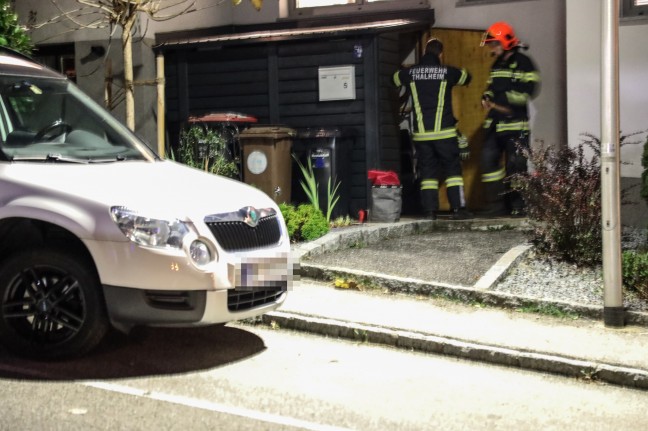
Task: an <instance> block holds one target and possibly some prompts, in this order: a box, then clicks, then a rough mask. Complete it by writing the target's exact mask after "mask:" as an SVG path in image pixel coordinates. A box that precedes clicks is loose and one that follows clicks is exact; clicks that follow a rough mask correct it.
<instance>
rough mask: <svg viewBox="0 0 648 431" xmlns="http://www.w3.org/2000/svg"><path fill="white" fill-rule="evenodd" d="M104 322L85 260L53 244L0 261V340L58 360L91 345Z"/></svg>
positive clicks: (96, 288)
mask: <svg viewBox="0 0 648 431" xmlns="http://www.w3.org/2000/svg"><path fill="white" fill-rule="evenodd" d="M108 328H109V321H108V317H107V313H106V307H105V302H104V299H103V294H102V291H101V284H100V282H99V279H98V276H97V274H96V271H95V270H94V268H93V267H92V265H90V264H88V263H87V259H83V258H81V257H80V256H76V255H74V254H70V253H67V252H64V251H61V250H55V249H38V250H31V251H27V252H22V253H20V254H17V255H15V256H12V257H10V258H8V259H7V260H5V261H4V262H2V263H0V342H2V343H4V344H5V345H6V347H7V348H8V349H9V350H10V351H12V352H14V353H16V354H18V355H20V356H26V357H30V358H33V359H63V358H68V357H73V356H79V355H82V354H84V353H86V352H88V351H89V350H91V349H92V348H93V347H95V346H96V345H97V344H99V342H100V341H101V340H102V339H103V337H104V335H105V334H106V332H107V331H108Z"/></svg>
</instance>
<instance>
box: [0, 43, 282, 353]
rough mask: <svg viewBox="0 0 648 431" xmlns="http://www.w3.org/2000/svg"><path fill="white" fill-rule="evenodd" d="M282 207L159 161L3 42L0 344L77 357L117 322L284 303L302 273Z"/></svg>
mask: <svg viewBox="0 0 648 431" xmlns="http://www.w3.org/2000/svg"><path fill="white" fill-rule="evenodd" d="M294 266H295V265H293V262H292V261H291V259H290V241H289V238H288V233H287V230H286V226H285V222H284V220H283V217H282V215H281V212H280V211H279V208H278V206H277V205H276V204H275V202H274V201H273V200H272V199H271V198H270V197H268V196H267V195H266V194H265V193H263V192H261V191H259V190H257V189H255V188H253V187H251V186H248V185H246V184H243V183H241V182H238V181H235V180H231V179H227V178H224V177H219V176H215V175H211V174H207V173H205V172H202V171H199V170H196V169H192V168H188V167H186V166H184V165H180V164H177V163H175V162H172V161H167V160H161V159H160V158H159V157H158V156H157V155H156V154H155V153H153V152H152V151H151V150H150V149H149V148H148V147H147V146H146V145H145V144H144V143H143V142H141V141H140V140H139V139H138V138H137V137H136V136H135V135H134V134H133V133H131V132H130V131H129V130H128V129H127V128H126V127H125V126H123V125H122V124H121V123H119V122H118V121H117V120H116V119H115V118H114V117H112V116H111V115H110V114H109V113H108V112H107V111H105V110H104V109H103V108H101V107H100V106H99V105H97V104H95V103H94V102H93V101H92V100H91V99H90V98H89V97H88V96H86V95H85V94H84V93H83V92H82V91H81V90H79V88H77V87H76V86H75V85H74V84H73V83H72V82H70V81H68V80H67V79H66V78H64V77H63V76H61V75H59V74H58V73H55V72H53V71H51V70H49V69H47V68H45V67H43V66H41V65H39V64H37V63H35V62H33V61H32V60H30V59H29V58H28V57H26V56H22V55H20V54H17V53H15V52H13V51H10V50H7V49H2V48H0V343H3V344H4V345H5V346H6V347H7V348H8V349H10V350H12V351H13V352H15V353H18V354H21V355H26V356H31V357H35V358H43V359H45V358H61V357H67V356H75V355H80V354H83V353H85V352H87V351H89V350H90V349H92V348H93V347H95V346H96V345H97V344H98V343H99V342H100V341H101V340H102V338H103V336H104V335H105V334H106V332H107V330H108V329H109V328H110V327H111V326H113V327H116V328H117V329H120V330H124V331H128V330H129V329H130V328H131V327H132V326H134V325H157V326H179V325H181V326H193V325H204V324H217V323H225V322H229V321H232V320H237V319H244V318H249V317H253V316H257V315H260V314H262V313H265V312H268V311H270V310H273V309H275V308H277V307H279V306H280V305H281V304H282V302H283V301H284V300H285V298H286V295H287V290H289V288H290V286H291V282H292V280H293V272H294Z"/></svg>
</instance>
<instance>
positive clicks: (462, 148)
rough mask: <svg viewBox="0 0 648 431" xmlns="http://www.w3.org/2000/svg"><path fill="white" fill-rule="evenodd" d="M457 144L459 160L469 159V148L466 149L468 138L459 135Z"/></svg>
mask: <svg viewBox="0 0 648 431" xmlns="http://www.w3.org/2000/svg"><path fill="white" fill-rule="evenodd" d="M457 142H458V143H459V157H461V160H468V158H469V157H470V148H469V147H468V138H466V136H465V135H463V134H459V136H458V137H457Z"/></svg>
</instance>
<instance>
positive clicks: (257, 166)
mask: <svg viewBox="0 0 648 431" xmlns="http://www.w3.org/2000/svg"><path fill="white" fill-rule="evenodd" d="M295 134H296V132H295V130H293V129H291V128H289V127H285V126H252V127H250V128H248V129H246V130H245V131H243V132H241V134H240V135H239V139H240V141H241V147H242V149H243V181H245V183H246V184H250V185H252V186H255V187H257V188H259V189H261V190H263V191H264V192H265V193H266V194H267V195H268V196H270V197H271V198H272V199H273V200H274V201H275V202H276V203H278V204H280V203H284V202H286V203H288V202H290V191H291V190H290V184H291V180H292V162H291V158H290V157H291V156H290V152H291V148H292V143H293V137H294V136H295Z"/></svg>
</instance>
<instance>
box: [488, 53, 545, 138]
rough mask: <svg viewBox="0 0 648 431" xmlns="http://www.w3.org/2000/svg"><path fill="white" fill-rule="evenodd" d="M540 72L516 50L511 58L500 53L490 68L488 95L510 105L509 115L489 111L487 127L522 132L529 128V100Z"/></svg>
mask: <svg viewBox="0 0 648 431" xmlns="http://www.w3.org/2000/svg"><path fill="white" fill-rule="evenodd" d="M539 82H540V75H539V74H538V71H537V70H536V68H535V66H534V64H533V62H532V61H531V59H530V58H529V57H528V56H526V55H524V54H522V53H521V52H519V51H518V50H516V51H515V52H514V53H513V54H512V55H511V56H510V57H509V58H508V59H506V60H504V59H503V57H502V56H500V57H499V58H498V59H497V60H495V62H494V63H493V66H492V67H491V71H490V77H489V79H488V87H487V88H486V91H485V92H484V97H485V98H490V99H491V100H492V101H493V102H495V103H497V104H498V105H502V106H505V107H508V108H509V109H510V110H511V111H512V114H510V115H507V114H503V113H501V112H498V111H496V110H494V109H491V111H490V112H489V113H488V116H487V118H486V121H485V123H484V128H486V129H490V128H491V127H494V128H495V131H496V132H497V133H501V134H508V133H519V132H521V131H528V130H529V114H528V110H527V103H528V102H529V100H530V99H531V98H532V97H533V96H534V95H535V92H536V89H537V86H538V84H539Z"/></svg>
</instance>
